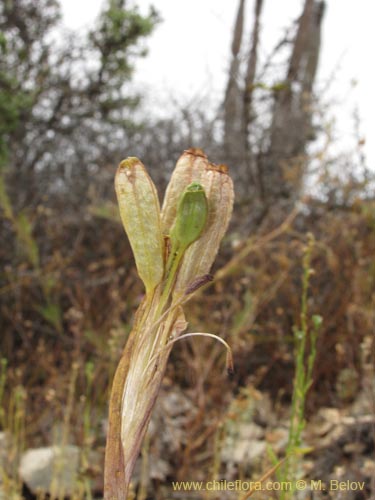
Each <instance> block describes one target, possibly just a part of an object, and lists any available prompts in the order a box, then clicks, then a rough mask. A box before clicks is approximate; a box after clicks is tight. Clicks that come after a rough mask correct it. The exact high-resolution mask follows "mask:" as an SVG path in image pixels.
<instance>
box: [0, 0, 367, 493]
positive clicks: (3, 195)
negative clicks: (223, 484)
mask: <svg viewBox="0 0 375 500" xmlns="http://www.w3.org/2000/svg"><path fill="white" fill-rule="evenodd" d="M244 4H245V2H244V1H240V2H239V9H238V16H237V19H236V23H235V26H234V31H233V33H234V35H233V44H232V48H231V64H230V70H229V72H228V85H227V89H226V93H225V96H224V97H223V105H222V106H221V108H220V109H219V110H218V112H217V116H216V117H215V119H213V120H212V119H209V118H208V117H207V116H205V112H204V110H202V109H200V108H199V105H197V106H194V105H192V106H190V107H189V108H186V109H183V111H181V110H179V111H176V113H175V114H174V115H171V116H170V118H169V119H163V120H158V119H156V118H155V119H153V118H152V117H150V116H147V115H146V114H145V113H144V112H143V111H142V105H141V96H138V95H135V94H134V92H132V90H131V89H132V87H131V86H130V84H129V82H130V80H131V76H132V64H133V62H134V61H135V59H136V58H137V57H141V56H142V50H143V49H142V43H141V42H142V40H143V39H144V38H145V37H147V36H148V35H149V34H150V33H151V31H152V30H153V28H154V26H155V25H156V24H158V22H159V21H158V17H157V13H156V12H154V11H151V12H150V13H149V15H148V16H147V17H145V16H141V15H140V14H139V13H138V12H137V10H136V9H134V10H133V9H130V8H128V7H127V6H126V5H125V2H122V1H120V0H117V1H114V2H109V3H108V4H107V5H106V7H105V9H104V10H103V13H102V16H101V18H100V20H99V21H98V25H97V27H96V29H93V30H92V32H91V33H90V34H89V36H88V37H87V39H85V40H82V39H78V38H75V37H74V36H69V37H66V38H65V39H64V40H63V41H60V42H59V43H58V42H54V43H52V42H51V40H54V38H53V33H54V30H55V29H56V25H57V23H58V11H59V6H58V3H57V2H56V1H54V0H41V1H38V2H32V1H30V0H11V1H6V2H3V3H2V4H1V6H0V51H1V54H2V55H1V61H0V83H1V86H0V148H1V171H0V208H1V211H0V231H1V247H0V270H1V271H0V273H1V274H0V280H1V281H0V283H1V284H0V315H1V316H0V329H1V336H0V351H1V358H2V359H3V362H2V367H3V372H2V376H1V384H0V389H1V391H0V395H1V404H2V409H1V415H0V416H1V427H2V430H3V431H7V432H9V433H10V434H11V435H13V436H15V437H16V441H17V443H14V444H13V445H12V446H11V451H10V452H9V454H8V465H10V469H12V471H13V476H12V474H11V473H9V474H8V476H9V477H13V479H14V481H15V484H16V483H17V472H16V471H17V460H18V459H19V455H20V453H21V452H22V449H24V448H29V447H37V446H46V445H50V444H52V443H56V442H58V443H60V442H62V440H65V442H68V443H71V444H77V445H78V446H79V447H80V448H81V449H82V450H84V451H85V453H86V452H87V453H89V452H90V451H91V450H96V451H98V452H99V461H98V462H97V467H96V468H95V467H92V466H91V465H92V464H91V462H90V460H88V461H87V460H86V462H85V461H83V463H82V470H81V472H82V477H85V478H89V480H90V482H91V483H90V484H91V485H92V488H93V490H94V491H97V492H100V488H101V483H100V481H101V479H100V463H101V458H100V456H101V454H102V452H103V450H104V443H105V419H106V412H107V402H108V396H109V389H110V384H111V378H112V376H113V372H114V369H115V366H116V363H117V361H118V358H119V355H120V352H121V350H122V347H123V345H124V342H125V340H126V335H127V333H128V332H129V330H130V326H131V320H132V317H133V313H134V311H135V309H136V308H137V306H138V304H139V302H140V300H141V297H142V294H143V290H142V286H141V283H140V281H139V279H138V278H137V276H136V272H135V266H134V262H133V258H132V254H131V251H130V247H129V244H128V242H127V239H126V236H125V234H124V231H123V228H122V226H121V224H120V221H119V217H118V214H117V207H116V203H115V197H114V191H113V177H114V172H115V167H116V164H117V162H118V161H119V160H120V159H122V158H123V157H124V156H128V155H131V156H133V155H137V156H139V157H140V158H141V159H142V161H143V162H144V163H145V165H147V166H149V167H150V172H151V175H152V177H153V179H154V180H155V181H156V182H157V184H158V186H159V193H160V194H161V193H162V192H163V189H164V187H165V184H166V182H167V179H168V176H169V173H170V171H171V168H172V166H173V165H174V163H175V161H176V160H177V158H178V156H179V155H180V154H181V152H182V151H183V150H184V149H187V148H188V147H191V146H194V147H200V148H202V149H204V150H205V152H206V153H207V154H208V156H209V158H210V159H211V160H212V161H215V162H217V163H223V162H226V163H227V164H228V165H229V167H230V172H231V175H232V177H233V178H234V181H235V185H236V193H237V196H236V205H235V209H234V214H233V219H232V223H231V227H230V230H229V232H228V234H227V237H226V239H225V241H224V244H223V246H222V250H221V252H220V255H219V258H218V259H217V262H216V264H215V269H214V274H215V281H214V282H213V284H212V285H211V286H210V287H209V288H207V289H206V290H205V291H204V292H202V294H201V295H200V296H199V299H198V300H197V299H194V301H193V302H192V303H191V304H190V305H189V308H188V311H187V312H188V314H187V317H188V319H189V321H190V326H189V328H190V331H207V332H214V333H216V334H219V335H221V336H222V337H223V338H225V339H226V340H227V342H229V343H230V345H231V346H232V348H233V351H234V359H235V366H236V372H235V374H234V376H233V377H232V378H228V376H227V374H226V373H225V370H224V360H225V353H223V351H222V349H221V347H220V346H218V345H216V344H212V342H211V341H210V340H208V339H198V340H194V341H190V340H186V341H184V342H181V343H178V344H177V345H176V347H175V349H174V350H173V353H172V356H171V360H170V362H169V366H168V371H167V377H166V379H165V384H164V387H163V389H162V393H161V395H160V404H159V407H158V408H157V410H156V412H155V418H154V420H153V422H152V426H151V427H152V429H151V432H150V438H149V440H148V442H147V447H146V451H145V453H144V455H148V456H149V457H151V458H150V461H151V462H153V463H154V464H157V463H159V462H160V460H161V459H162V464H163V467H164V469H163V467H160V470H156V472H155V470H153V473H152V474H151V479H150V481H149V483H148V484H149V488H150V489H149V492H153V493H149V495H150V496H149V497H148V498H166V493H165V491H166V490H164V489H163V488H165V485H166V484H168V481H169V483H170V481H171V480H174V479H196V478H201V479H207V477H211V476H210V474H212V471H213V470H214V471H215V474H220V471H221V472H222V474H224V477H227V478H228V479H229V477H236V476H237V475H238V474H240V475H241V474H243V475H245V476H246V477H250V476H251V475H252V474H253V475H254V474H255V476H256V474H258V477H259V474H261V472H262V471H263V472H264V470H266V469H267V454H266V453H265V454H264V456H263V457H262V458H261V459H259V457H258V459H257V462H256V465H254V464H253V465H251V464H242V465H241V464H238V463H237V464H235V465H234V466H233V464H232V467H234V472H233V469H230V467H229V466H228V463H229V462H230V460H228V459H225V457H224V455H223V454H222V449H223V448H224V444H223V443H225V439H226V436H228V435H229V434H230V433H231V432H233V426H234V428H236V426H238V427H237V428H240V425H241V424H243V423H244V422H246V423H249V422H255V423H257V424H258V425H259V426H260V427H262V428H263V429H268V428H269V429H274V428H276V430H277V421H280V422H281V421H283V419H285V418H287V415H288V408H289V405H290V401H291V394H292V388H293V374H294V362H295V359H294V347H293V346H294V341H293V329H294V328H295V327H299V326H300V314H301V286H302V285H301V280H302V276H303V273H304V270H303V253H304V249H305V247H306V244H307V239H308V237H307V235H308V234H309V233H311V234H313V235H314V238H315V243H314V246H313V249H312V256H311V268H312V269H313V274H312V275H311V277H310V288H309V296H308V297H309V298H308V315H309V318H311V316H312V315H313V314H317V315H320V316H321V317H322V318H323V324H322V326H321V328H320V330H319V336H318V341H317V358H316V363H315V367H314V372H313V379H314V382H313V385H312V387H311V389H310V392H309V394H308V398H307V407H306V417H307V421H308V422H314V421H315V420H314V418H315V419H316V418H318V417H319V415H322V413H319V412H321V411H322V409H323V408H331V409H335V411H336V413H335V415H336V416H338V420H337V421H335V422H336V424H337V425H338V424H339V422H340V418H341V416H343V415H345V416H346V417H348V416H350V415H354V417H355V418H359V419H360V418H362V417H364V416H372V417H373V416H374V413H375V396H374V391H375V389H374V387H375V378H374V360H375V343H374V326H375V316H374V309H375V308H374V305H375V303H374V300H375V198H374V194H373V193H374V170H373V169H372V170H371V169H370V168H368V166H367V164H366V160H365V158H364V156H363V152H362V147H363V140H362V137H361V136H360V134H359V132H358V148H357V149H356V150H353V151H347V152H343V153H337V152H335V148H334V143H333V141H332V136H333V133H332V130H331V129H330V127H329V126H328V125H327V123H329V119H330V115H329V113H330V110H329V105H327V103H324V96H317V95H315V94H314V83H315V79H316V69H317V64H318V59H319V53H320V50H321V47H320V29H321V24H322V22H324V2H317V1H313V0H306V1H305V2H304V5H303V8H302V11H301V12H296V22H295V23H294V25H293V26H291V27H289V29H288V30H286V34H285V38H284V39H283V40H280V43H279V45H278V46H277V47H276V48H275V51H274V53H273V54H271V55H269V57H267V58H266V59H265V60H263V59H262V58H261V57H260V56H259V54H258V44H259V39H260V37H261V29H260V21H261V15H262V7H263V1H261V0H257V1H256V2H255V3H254V16H253V18H252V19H251V20H250V21H249V26H246V24H245V20H244ZM158 29H163V27H162V24H160V26H158ZM248 36H250V37H251V41H252V44H251V50H250V52H249V53H248V52H247V51H245V49H244V48H243V45H244V44H245V43H244V39H245V38H246V37H248ZM246 41H247V38H246ZM245 45H246V44H245ZM273 58H276V59H277V58H279V59H278V61H280V60H281V61H282V64H281V63H280V62H278V63H277V67H276V70H275V66H274V65H273ZM275 64H276V63H275ZM275 74H278V75H279V76H278V77H277V78H275V77H274V75H275ZM134 116H136V117H137V119H135V118H134ZM353 133H356V131H353ZM5 360H6V364H5ZM173 398H174V399H173ZM163 405H164V406H163ZM176 407H177V409H176ZM324 415H326V414H324ZM354 417H353V418H354ZM353 422H354V427H355V426H356V425H357V428H358V425H359V424H358V423H357V424H356V423H355V422H356V420H353ZM361 422H362V420H361ZM371 422H372V423H371ZM361 425H362V424H361ZM366 425H367V427H365V430H364V431H363V432H364V435H365V437H363V435H362V434H358V435H357V434H355V433H354V434H353V435H352V434H350V436H349V437H348V438H347V439H346V441H345V440H344V441H345V442H344V444H342V442H341V444H340V443H339V442H336V441H332V443H333V444H332V443H331V444H329V443H328V444H327V443H326V444H325V446H327V447H329V446H331V448H332V449H334V450H335V453H334V454H333V455H334V457H333V459H332V461H331V462H330V463H329V464H320V467H321V469H315V472H316V471H317V470H318V472H316V474H327V475H328V476H329V474H331V473H334V472H335V471H336V473H337V470H336V469H335V468H337V467H338V466H342V467H344V473H343V476H342V477H344V478H346V477H349V475H348V474H349V472H348V470H350V474H351V475H350V477H355V478H357V479H358V480H359V478H365V480H366V490H365V492H363V494H362V496H353V497H350V496H347V497H345V498H374V495H375V488H374V484H373V483H371V478H372V477H373V476H375V462H374V444H373V443H374V437H373V436H374V427H373V426H374V421H373V420H372V421H371V419H370V420H369V421H368V424H366ZM158 426H159V427H158ZM163 428H167V429H169V430H170V429H172V430H173V432H174V434H173V436H175V437H174V438H173V443H171V442H164V441H163V439H161V438H160V436H159V437H158V433H159V432H160V431H161V429H163ZM308 428H309V427H308V426H307V429H308ZM158 429H159V430H158ZM350 429H351V431H350V432H352V427H350ZM168 432H169V431H168ZM171 432H172V431H171ZM275 432H276V431H275ZM345 432H347V430H345V429H344V430H343V433H344V434H345ZM348 432H349V431H348ZM267 436H268V437H267ZM267 436H266V437H267V439H268V441H269V442H271V443H272V433H271V434H269V435H267ZM265 439H266V438H265ZM18 441H19V442H18ZM306 442H307V445H312V442H311V440H310V441H309V435H308V434H307V436H306ZM348 442H349V443H351V444H353V443H357V444H358V443H359V444H358V446H357V448H353V449H352V451H348V450H347V449H346V448H345V446H346V444H347V443H348ZM361 443H362V444H363V443H365V445H363V446H362V447H361V446H360V444H361ZM233 446H234V447H235V444H234V445H233ZM313 446H315V445H314V444H313ZM331 448H329V449H330V450H331V452H332V449H331ZM345 450H346V451H345ZM353 450H354V451H353ZM279 451H280V454H281V456H282V449H280V450H279ZM233 455H235V448H233ZM331 455H332V453H331ZM325 456H326V451H321V452H320V453H319V452H316V455H314V452H311V453H310V461H311V463H312V464H313V465H311V464H310V467H311V468H312V469H311V468H310V470H314V467H318V466H319V460H323V458H324V457H325ZM223 457H224V458H223ZM158 461H159V462H158ZM254 463H255V462H254ZM314 464H315V465H314ZM268 465H269V463H268ZM345 467H346V468H345ZM371 467H372V468H371ZM154 469H157V467H156V465H155V466H154ZM352 469H353V470H354V472H353V470H352ZM12 471H11V472H12ZM225 474H226V475H225ZM230 474H232V476H230ZM316 474H315V475H316ZM8 476H7V477H8ZM328 476H327V477H328ZM146 482H147V481H146ZM169 494H170V495H172V494H171V493H169ZM371 495H372V496H371ZM15 498H16V497H15ZM144 498H146V497H144ZM171 498H175V497H173V496H171ZM176 498H177V497H176ZM180 498H181V497H180ZM186 498H188V497H186ZM189 498H190V497H189ZM191 498H203V497H199V496H194V495H193V494H191ZM222 498H223V497H222ZM231 498H232V497H231ZM314 498H315V497H314Z"/></svg>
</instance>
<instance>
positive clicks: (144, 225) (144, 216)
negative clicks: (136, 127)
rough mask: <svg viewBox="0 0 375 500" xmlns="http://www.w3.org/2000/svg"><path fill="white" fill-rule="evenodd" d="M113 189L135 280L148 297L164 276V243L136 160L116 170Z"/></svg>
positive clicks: (155, 202)
mask: <svg viewBox="0 0 375 500" xmlns="http://www.w3.org/2000/svg"><path fill="white" fill-rule="evenodd" d="M115 189H116V194H117V199H118V204H119V209H120V215H121V220H122V223H123V225H124V228H125V231H126V234H127V235H128V238H129V242H130V245H131V247H132V250H133V254H134V258H135V263H136V266H137V270H138V274H139V277H140V278H141V279H142V281H143V283H144V284H145V287H146V292H147V293H150V292H152V290H153V289H154V288H155V287H156V286H157V285H158V284H159V283H160V281H161V280H162V277H163V273H164V260H163V248H164V240H163V236H162V232H161V220H160V205H159V199H158V195H157V191H156V188H155V186H154V183H153V182H152V180H151V178H150V176H149V175H148V173H147V172H146V169H145V167H144V165H143V164H142V163H141V162H140V161H139V160H138V158H127V159H126V160H124V161H122V162H121V163H120V165H119V167H118V170H117V173H116V177H115Z"/></svg>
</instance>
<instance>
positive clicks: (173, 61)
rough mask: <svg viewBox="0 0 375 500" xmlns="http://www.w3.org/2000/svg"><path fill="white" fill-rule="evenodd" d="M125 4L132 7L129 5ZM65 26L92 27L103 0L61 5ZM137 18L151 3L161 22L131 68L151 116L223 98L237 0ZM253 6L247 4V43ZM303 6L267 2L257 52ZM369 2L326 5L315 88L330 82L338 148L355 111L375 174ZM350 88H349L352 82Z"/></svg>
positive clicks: (347, 142)
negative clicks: (197, 99)
mask: <svg viewBox="0 0 375 500" xmlns="http://www.w3.org/2000/svg"><path fill="white" fill-rule="evenodd" d="M129 3H131V2H129ZM61 4H62V7H63V14H64V22H65V24H66V25H67V26H68V27H70V28H73V29H82V28H85V27H88V26H90V24H91V23H92V22H93V21H94V19H95V17H96V16H97V14H98V11H99V9H100V7H101V6H102V5H103V0H79V1H77V0H61ZM136 4H137V5H139V7H140V9H141V12H143V13H146V12H147V10H148V6H149V5H150V4H153V5H154V6H155V7H156V9H157V10H158V11H159V13H160V15H161V17H162V19H163V22H162V23H160V24H159V26H158V27H157V29H156V30H155V32H154V34H153V35H152V36H151V37H150V38H149V39H148V41H147V46H148V48H149V54H148V56H147V58H146V59H144V60H140V61H139V62H138V64H137V67H136V73H135V82H136V83H137V85H138V86H139V87H141V90H144V91H145V92H146V93H147V95H148V104H149V106H150V107H151V109H152V110H153V111H154V112H162V111H163V110H165V109H166V108H168V102H169V101H170V100H171V99H172V100H173V99H174V100H176V101H179V100H181V101H182V102H187V101H188V100H189V99H192V98H194V96H195V95H199V94H201V95H202V94H203V95H208V96H209V100H210V101H211V103H218V102H220V100H221V99H222V96H223V89H224V86H225V84H226V79H227V69H228V65H229V61H230V43H231V37H232V30H233V23H234V17H235V15H236V12H237V5H238V0H154V1H149V0H137V1H136ZM253 5H254V0H248V2H247V11H246V12H247V22H246V26H247V32H246V33H244V35H245V38H244V40H245V41H246V40H248V39H249V37H250V34H249V29H250V27H251V19H252V11H253ZM302 5H303V0H283V1H281V0H265V10H264V13H263V17H262V35H261V36H262V51H264V53H267V51H269V50H270V49H271V48H272V47H273V46H274V44H275V43H276V42H277V41H278V40H279V39H280V37H281V36H282V34H283V28H285V27H286V26H288V25H289V24H290V22H291V21H292V20H294V19H296V17H297V16H298V15H299V13H300V11H301V8H302ZM374 19H375V2H374V1H372V0H327V9H326V15H325V19H324V24H323V51H322V54H321V60H320V67H319V75H318V88H323V87H324V86H325V84H326V83H327V82H330V81H331V80H332V76H333V75H334V80H333V82H332V83H331V86H330V90H329V94H328V95H327V97H329V98H330V99H332V101H333V102H335V103H336V106H335V107H334V108H332V110H331V116H333V117H334V119H335V121H336V131H337V136H338V137H337V140H338V143H339V144H340V145H341V147H342V148H345V149H346V148H347V149H350V148H351V147H352V146H353V144H354V142H353V141H354V138H353V118H352V117H353V110H354V109H355V107H356V106H357V107H358V110H359V116H360V118H361V126H360V130H361V133H362V137H363V138H364V139H365V140H366V143H365V145H364V152H365V154H366V156H367V159H368V165H369V166H370V168H372V169H374V168H375V138H374V137H373V135H374V132H373V131H374V130H375V70H374V67H373V66H374V64H373V62H371V61H373V57H374V56H373V50H372V49H373V47H374V46H375V44H374ZM354 81H355V82H356V85H355V86H353V85H352V83H353V82H354Z"/></svg>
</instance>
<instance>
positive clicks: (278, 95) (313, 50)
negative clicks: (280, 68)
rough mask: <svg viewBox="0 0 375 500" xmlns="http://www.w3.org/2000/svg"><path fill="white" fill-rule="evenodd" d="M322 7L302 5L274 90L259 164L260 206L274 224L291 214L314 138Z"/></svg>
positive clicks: (308, 0)
mask: <svg viewBox="0 0 375 500" xmlns="http://www.w3.org/2000/svg"><path fill="white" fill-rule="evenodd" d="M324 5H325V4H324V2H322V1H318V2H317V1H316V0H306V1H305V5H304V10H303V13H302V16H301V18H300V20H299V25H298V30H297V34H296V37H295V40H294V44H293V51H292V55H291V58H290V62H289V67H288V71H287V75H286V78H285V80H284V82H282V83H281V84H278V85H277V87H276V88H275V90H274V103H273V113H272V122H271V127H270V141H269V144H270V145H269V148H268V151H267V152H266V154H265V155H264V157H263V160H262V162H261V163H260V167H261V169H260V176H261V179H260V183H261V185H262V187H263V191H262V192H263V204H264V206H265V207H266V208H267V209H270V208H272V209H274V208H275V206H277V210H273V212H274V213H275V215H276V214H277V219H280V218H282V217H284V216H285V215H286V213H287V212H288V211H290V210H291V209H292V207H293V205H294V204H295V201H296V199H297V198H298V196H299V194H300V191H301V185H302V180H303V176H304V174H305V172H306V163H307V158H306V146H307V145H308V143H309V141H311V140H312V139H313V138H314V130H313V127H312V121H311V118H312V113H313V108H312V103H313V100H312V89H313V85H314V81H315V77H316V70H317V65H318V59H319V52H320V37H321V21H322V18H323V13H324Z"/></svg>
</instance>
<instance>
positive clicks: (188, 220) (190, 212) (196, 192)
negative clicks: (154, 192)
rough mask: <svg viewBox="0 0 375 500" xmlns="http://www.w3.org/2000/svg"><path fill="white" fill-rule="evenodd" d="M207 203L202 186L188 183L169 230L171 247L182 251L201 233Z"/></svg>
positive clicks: (205, 219)
mask: <svg viewBox="0 0 375 500" xmlns="http://www.w3.org/2000/svg"><path fill="white" fill-rule="evenodd" d="M207 214H208V204H207V198H206V194H205V192H204V189H203V187H202V186H201V184H199V183H198V182H193V183H192V184H190V185H189V186H188V187H187V188H186V189H185V191H184V192H183V193H182V196H181V198H180V201H179V204H178V208H177V215H176V220H175V223H174V226H173V229H172V231H171V242H172V248H174V247H175V248H176V249H178V250H179V251H181V252H183V251H184V250H185V249H186V248H187V247H188V246H189V245H191V243H194V241H196V240H197V239H198V238H199V236H200V235H201V234H202V231H203V229H204V226H205V225H206V221H207Z"/></svg>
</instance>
